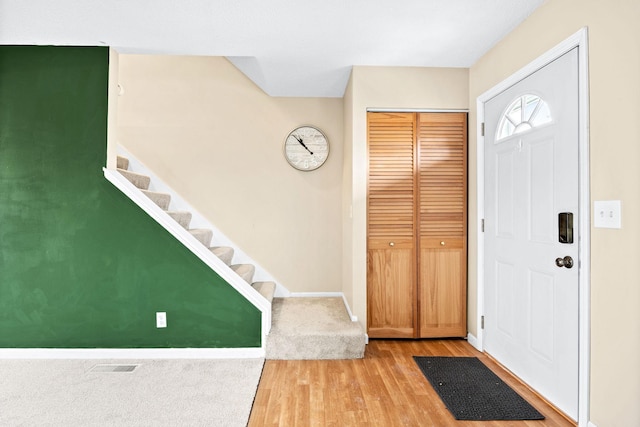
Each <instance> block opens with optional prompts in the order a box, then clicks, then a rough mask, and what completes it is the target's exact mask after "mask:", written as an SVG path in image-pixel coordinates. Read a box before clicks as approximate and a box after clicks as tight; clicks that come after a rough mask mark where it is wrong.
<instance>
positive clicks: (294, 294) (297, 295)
mask: <svg viewBox="0 0 640 427" xmlns="http://www.w3.org/2000/svg"><path fill="white" fill-rule="evenodd" d="M288 296H289V297H290V298H303V297H307V298H331V297H337V298H342V302H344V308H346V309H347V313H348V314H349V318H351V321H352V322H357V321H358V316H354V315H353V312H352V311H351V307H349V303H348V302H347V298H346V297H345V296H344V293H343V292H291V293H290V294H289V295H288Z"/></svg>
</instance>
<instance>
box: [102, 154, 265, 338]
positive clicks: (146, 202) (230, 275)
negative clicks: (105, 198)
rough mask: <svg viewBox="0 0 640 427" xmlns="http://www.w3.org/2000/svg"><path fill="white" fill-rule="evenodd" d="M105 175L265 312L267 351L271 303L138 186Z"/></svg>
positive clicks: (108, 173) (112, 173) (106, 171)
mask: <svg viewBox="0 0 640 427" xmlns="http://www.w3.org/2000/svg"><path fill="white" fill-rule="evenodd" d="M129 160H131V159H129ZM103 171H104V176H105V177H106V178H107V180H108V181H109V182H111V183H112V184H113V185H115V186H116V187H117V188H118V189H119V190H120V191H122V192H123V193H124V194H125V195H126V196H127V197H129V198H130V199H131V200H132V201H133V202H134V203H135V204H137V205H138V206H139V207H140V208H141V209H142V210H144V211H145V212H146V213H147V214H148V215H149V216H150V217H151V218H153V219H154V220H155V221H156V222H157V223H158V224H160V225H161V226H162V227H164V228H165V229H166V230H167V231H168V232H169V233H171V235H173V236H174V237H175V238H176V239H178V241H180V242H181V243H182V244H183V245H184V246H185V247H186V248H188V249H189V250H190V251H191V252H193V254H195V255H196V256H197V257H198V258H200V260H202V262H204V263H205V264H207V265H208V266H209V268H211V269H212V270H214V271H215V272H216V273H218V275H219V276H220V277H222V278H223V279H224V280H225V281H226V282H227V283H228V284H229V285H231V286H233V287H234V288H235V289H236V290H237V291H238V292H239V293H240V294H241V295H242V296H244V297H245V298H246V299H247V300H248V301H249V302H251V304H253V305H254V306H255V307H256V308H258V309H259V310H260V311H261V312H262V319H261V320H262V347H263V348H264V345H265V342H266V336H267V335H268V334H269V331H270V329H271V304H270V303H269V301H267V300H266V299H265V298H264V297H263V296H262V295H260V293H259V292H258V291H256V290H255V289H254V288H253V287H251V285H249V284H248V283H247V282H245V281H244V280H243V279H242V278H241V277H240V276H238V275H237V274H236V273H235V272H234V271H233V270H231V269H230V268H229V266H227V265H226V264H225V263H224V262H223V261H222V260H220V258H218V257H217V256H215V255H214V254H213V253H212V252H211V251H210V250H209V248H206V247H205V246H203V245H202V243H200V241H198V240H197V239H196V238H195V237H194V236H192V235H191V233H189V232H188V231H187V230H186V229H185V228H184V227H182V226H181V225H180V224H178V223H177V222H176V221H174V220H173V218H171V217H170V216H169V215H168V214H167V213H166V212H165V211H163V210H162V209H161V208H160V207H159V206H158V205H156V204H155V203H153V201H151V199H149V198H148V197H147V196H145V195H144V194H143V193H142V192H141V191H140V190H139V189H138V188H137V187H136V186H134V185H133V184H132V183H131V182H130V181H129V180H127V178H125V177H124V176H123V175H121V174H120V173H119V172H117V171H116V170H111V169H106V168H104V169H103Z"/></svg>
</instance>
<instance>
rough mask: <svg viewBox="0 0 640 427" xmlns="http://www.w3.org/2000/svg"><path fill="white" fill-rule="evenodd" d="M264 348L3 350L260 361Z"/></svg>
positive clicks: (24, 355) (0, 352)
mask: <svg viewBox="0 0 640 427" xmlns="http://www.w3.org/2000/svg"><path fill="white" fill-rule="evenodd" d="M264 357H265V350H264V348H260V347H255V348H252V347H249V348H2V349H0V360H6V359H261V358H264Z"/></svg>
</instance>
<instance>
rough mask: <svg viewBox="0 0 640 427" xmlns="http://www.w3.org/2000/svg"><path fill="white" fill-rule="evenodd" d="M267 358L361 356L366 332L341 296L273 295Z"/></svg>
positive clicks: (300, 358) (352, 357)
mask: <svg viewBox="0 0 640 427" xmlns="http://www.w3.org/2000/svg"><path fill="white" fill-rule="evenodd" d="M271 310H272V313H273V318H272V326H271V332H270V333H269V336H268V337H267V348H266V355H267V359H285V360H305V359H358V358H362V357H363V356H364V347H365V334H364V330H363V328H362V326H361V325H360V323H358V322H352V321H351V319H350V318H349V315H348V313H347V310H346V308H345V306H344V302H343V301H342V298H338V297H332V298H274V299H273V302H272V308H271Z"/></svg>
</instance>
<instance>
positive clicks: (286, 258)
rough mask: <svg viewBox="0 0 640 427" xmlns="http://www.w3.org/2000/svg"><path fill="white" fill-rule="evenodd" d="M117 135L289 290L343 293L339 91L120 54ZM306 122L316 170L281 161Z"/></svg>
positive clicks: (218, 66)
mask: <svg viewBox="0 0 640 427" xmlns="http://www.w3.org/2000/svg"><path fill="white" fill-rule="evenodd" d="M120 84H121V86H122V88H123V90H124V93H123V94H122V95H121V96H120V97H119V99H118V132H119V133H118V135H119V142H120V143H121V144H122V145H123V146H124V147H125V148H127V150H129V151H130V152H131V153H132V154H133V155H135V156H136V157H137V158H138V159H139V160H140V161H142V162H143V163H144V164H145V165H147V166H148V167H149V168H150V169H151V170H153V171H154V173H156V174H157V175H158V176H159V177H160V178H161V179H162V180H164V181H165V182H166V183H167V184H168V185H169V186H171V187H172V188H173V189H174V190H176V191H177V192H178V193H179V194H180V195H181V196H182V197H184V198H185V199H186V200H187V201H189V203H191V204H192V205H193V206H194V208H195V209H197V210H198V211H199V212H200V213H201V214H203V215H204V216H205V217H207V218H208V219H209V220H210V221H211V222H212V223H213V224H215V225H216V226H217V227H218V228H219V229H220V230H221V231H223V232H224V233H225V234H226V235H227V236H228V237H229V238H231V239H232V240H234V241H235V242H236V243H237V244H238V245H239V246H240V247H241V248H242V249H243V250H244V251H245V252H246V253H247V254H248V255H249V256H251V257H252V258H253V259H254V260H256V262H258V263H259V264H260V265H261V266H262V267H263V268H265V269H266V270H267V271H269V272H270V273H271V274H272V275H273V276H274V277H275V278H276V279H277V280H278V281H279V282H281V283H282V284H283V285H284V286H285V287H287V288H288V289H289V290H290V291H292V292H310V291H312V292H320V291H327V292H328V291H341V290H342V255H341V254H342V217H341V213H342V211H341V206H342V201H341V198H342V165H343V161H342V152H343V149H342V138H343V131H342V120H343V111H342V99H331V98H322V99H320V98H318V99H311V98H271V97H269V96H267V95H266V94H265V93H264V92H262V91H261V90H260V89H259V88H257V87H256V86H255V84H254V83H252V82H251V81H250V80H249V79H247V78H246V77H245V76H244V75H243V74H242V73H240V72H239V71H238V70H237V69H236V68H235V67H234V66H233V65H231V64H230V63H229V62H228V61H227V60H226V59H224V58H215V57H175V56H173V57H172V56H141V55H120ZM302 124H312V125H316V126H318V127H319V128H320V129H322V130H323V131H324V132H325V134H326V135H327V137H328V138H329V141H330V154H329V158H328V160H327V162H326V163H325V165H324V166H323V167H321V168H320V169H318V170H316V171H313V172H300V171H297V170H295V169H293V168H292V167H291V166H289V165H288V163H287V162H286V161H285V159H284V155H283V143H284V138H285V136H286V135H287V134H288V133H289V132H290V131H291V130H292V129H293V128H295V127H296V126H298V125H302Z"/></svg>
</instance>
